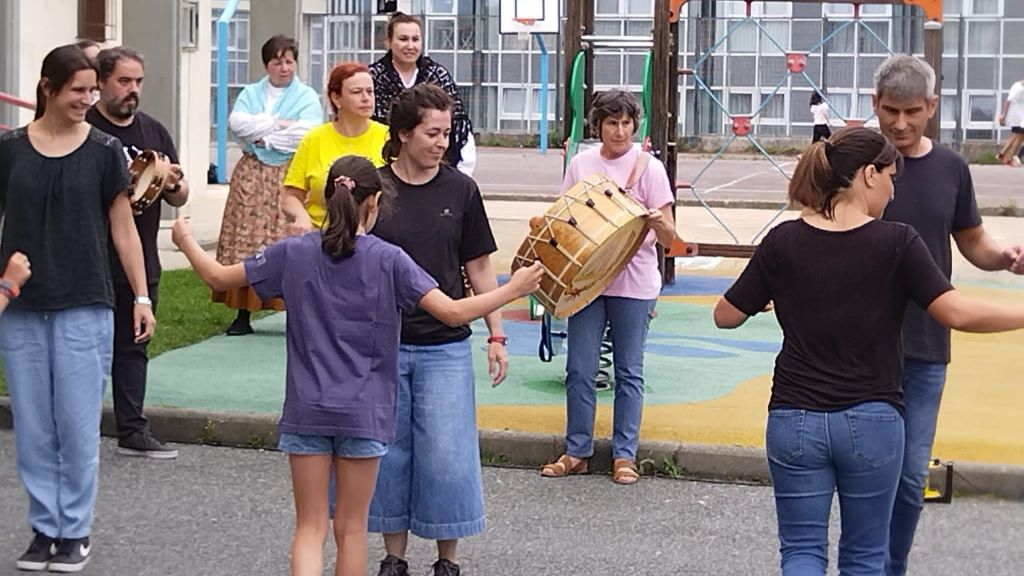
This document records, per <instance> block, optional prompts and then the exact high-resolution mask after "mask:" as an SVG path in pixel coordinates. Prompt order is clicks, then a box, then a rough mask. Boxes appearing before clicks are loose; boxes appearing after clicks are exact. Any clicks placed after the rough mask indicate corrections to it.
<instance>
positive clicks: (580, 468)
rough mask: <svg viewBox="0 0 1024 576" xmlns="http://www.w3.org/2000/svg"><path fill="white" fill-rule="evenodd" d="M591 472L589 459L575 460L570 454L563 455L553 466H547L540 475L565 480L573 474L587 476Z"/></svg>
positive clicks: (541, 470)
mask: <svg viewBox="0 0 1024 576" xmlns="http://www.w3.org/2000/svg"><path fill="white" fill-rule="evenodd" d="M589 470H590V460H589V459H587V458H575V457H573V456H569V455H568V454H562V455H561V456H559V457H558V460H555V461H554V462H552V463H551V464H545V465H544V467H543V468H541V469H540V475H541V476H544V477H545V478H564V477H566V476H571V475H573V474H586V473H587V472H588V471H589Z"/></svg>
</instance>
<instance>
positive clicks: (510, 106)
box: [501, 88, 526, 116]
mask: <svg viewBox="0 0 1024 576" xmlns="http://www.w3.org/2000/svg"><path fill="white" fill-rule="evenodd" d="M502 95H503V97H502V103H501V113H502V116H522V115H523V114H526V90H524V89H522V88H506V89H505V90H503V91H502Z"/></svg>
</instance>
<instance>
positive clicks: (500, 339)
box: [487, 336, 508, 346]
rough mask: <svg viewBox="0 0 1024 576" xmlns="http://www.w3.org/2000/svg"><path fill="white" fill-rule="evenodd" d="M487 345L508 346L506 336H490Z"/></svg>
mask: <svg viewBox="0 0 1024 576" xmlns="http://www.w3.org/2000/svg"><path fill="white" fill-rule="evenodd" d="M487 343H488V344H501V345H502V346H508V336H491V337H490V338H488V339H487Z"/></svg>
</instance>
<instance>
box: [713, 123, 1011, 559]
mask: <svg viewBox="0 0 1024 576" xmlns="http://www.w3.org/2000/svg"><path fill="white" fill-rule="evenodd" d="M899 164H900V155H899V152H897V150H896V148H895V147H894V146H893V145H892V143H891V142H889V141H888V140H887V139H886V138H885V137H884V136H882V135H881V134H879V133H877V132H874V131H872V130H869V129H866V128H845V129H843V130H840V131H838V132H837V133H836V134H835V135H834V136H832V137H831V138H830V139H829V140H825V141H822V142H818V143H815V144H813V145H812V146H811V147H810V148H809V149H808V151H807V152H806V153H805V154H804V155H803V158H802V159H801V161H800V163H799V165H797V168H796V172H795V173H794V175H793V180H792V181H791V183H790V187H789V196H790V199H791V200H792V201H793V202H795V203H797V204H800V205H801V206H803V207H804V208H803V213H802V214H801V218H800V219H798V220H794V221H791V222H786V223H784V224H780V225H779V226H777V227H776V228H775V229H773V230H772V231H771V232H770V233H769V234H768V235H767V236H766V237H765V239H764V241H763V242H762V243H761V245H760V246H759V247H758V249H757V252H756V253H755V254H754V257H753V258H752V259H751V261H750V263H749V264H748V265H747V267H746V269H745V270H744V271H743V273H742V274H741V275H740V277H739V279H737V280H736V282H735V284H733V286H732V287H731V288H730V289H729V290H728V292H726V294H725V296H724V298H722V299H721V300H719V302H718V304H717V306H716V307H715V313H714V316H715V324H716V325H718V327H720V328H735V327H737V326H739V325H741V324H743V323H744V322H745V321H746V320H747V318H748V317H750V316H752V315H754V314H756V313H758V312H760V311H761V310H763V309H764V308H765V307H766V306H767V305H768V303H769V302H774V308H775V312H776V315H777V317H778V321H779V324H780V325H781V327H782V332H783V343H782V351H781V352H780V353H779V355H778V357H777V358H776V361H775V373H774V377H773V385H772V396H771V401H770V403H769V411H768V425H767V432H766V448H767V453H768V465H769V468H770V470H771V475H772V483H773V484H774V487H775V504H776V512H777V515H778V523H779V540H780V542H781V552H782V572H783V574H784V575H785V574H811V573H815V574H825V570H826V568H827V566H828V553H827V547H828V524H829V512H830V511H831V506H832V493H833V492H834V491H838V492H839V505H840V511H841V513H842V516H843V518H842V526H843V535H842V538H841V539H840V544H839V563H838V564H839V571H840V572H841V573H843V574H850V575H855V574H864V575H867V574H871V575H877V574H882V573H884V565H885V556H886V550H887V547H888V542H889V536H888V532H889V518H890V516H891V514H892V507H893V502H894V499H895V496H896V487H897V485H898V483H899V476H900V470H901V465H902V457H903V451H904V450H903V448H904V447H903V444H904V423H903V416H902V410H903V406H902V399H903V393H902V389H901V386H900V382H901V381H902V380H901V370H902V367H901V358H902V350H901V347H902V343H901V338H900V326H901V324H902V321H903V313H904V310H905V308H906V306H907V304H908V302H909V301H910V300H913V301H915V302H916V303H917V304H919V305H920V306H921V307H922V308H925V309H927V310H928V313H929V314H931V315H932V316H933V317H934V318H935V319H936V320H938V321H939V322H941V323H942V324H944V325H946V326H949V327H950V328H955V329H958V330H963V331H968V332H997V331H1005V330H1014V329H1019V328H1024V307H1020V306H1017V307H1007V306H998V305H996V304H989V303H985V302H980V301H976V300H971V299H968V298H966V297H964V296H963V295H961V294H960V293H959V292H957V291H956V290H954V289H953V287H952V286H951V285H950V284H949V282H948V281H947V280H946V278H945V276H944V275H943V274H942V272H941V271H940V270H939V268H938V266H937V265H936V264H935V262H934V261H933V260H932V257H931V255H930V254H929V252H928V249H927V247H926V246H925V244H924V242H923V241H922V240H921V238H920V237H919V236H918V234H917V232H916V231H914V229H913V228H910V227H909V226H906V225H905V224H900V223H895V222H885V221H882V220H879V218H880V217H881V215H882V212H883V211H884V209H885V207H886V205H887V204H888V203H889V201H890V200H891V199H892V197H893V179H895V177H896V174H897V167H898V166H899Z"/></svg>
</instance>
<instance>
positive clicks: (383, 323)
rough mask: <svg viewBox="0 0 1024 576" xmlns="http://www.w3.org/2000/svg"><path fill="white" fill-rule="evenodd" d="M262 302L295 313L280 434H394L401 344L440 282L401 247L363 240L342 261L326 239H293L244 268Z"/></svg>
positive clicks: (382, 437)
mask: <svg viewBox="0 0 1024 576" xmlns="http://www.w3.org/2000/svg"><path fill="white" fill-rule="evenodd" d="M245 276H246V279H247V280H248V281H249V283H250V284H251V285H252V287H253V289H255V290H256V293H257V294H258V295H259V297H260V299H261V300H264V301H266V300H270V299H273V298H283V299H284V301H285V302H286V303H287V305H288V318H287V335H288V336H287V343H288V369H287V384H286V390H285V399H284V410H283V413H282V415H281V422H280V424H279V430H280V431H281V433H289V434H309V435H318V436H349V437H353V438H369V439H372V440H378V441H380V442H385V443H387V442H391V441H392V440H393V439H394V436H395V395H396V391H397V389H398V341H399V336H400V330H401V325H402V314H401V312H402V311H403V310H404V311H407V312H408V311H411V310H413V309H414V308H415V307H416V305H417V304H418V303H419V301H420V299H421V298H422V297H423V296H424V295H425V294H426V293H427V292H429V291H430V290H432V289H434V288H436V287H437V283H436V282H434V279H433V278H431V277H430V276H429V275H428V274H427V273H426V272H424V271H423V269H422V268H420V267H419V266H417V265H416V263H415V262H413V261H412V258H410V257H409V256H408V255H407V254H406V253H405V252H403V251H402V249H401V248H399V247H397V246H394V245H393V244H388V243H387V242H385V241H383V240H381V239H380V238H377V237H374V236H359V237H357V240H356V250H355V253H353V254H352V256H350V257H348V258H343V259H340V260H335V259H333V258H331V257H330V256H328V255H327V254H326V253H324V251H323V249H322V248H321V237H320V232H312V233H309V234H306V235H304V236H297V237H293V238H287V239H285V240H282V241H280V242H278V243H276V244H274V245H272V246H268V247H267V248H266V249H265V250H263V251H262V252H259V253H257V254H256V255H255V256H252V257H251V258H249V259H247V260H246V261H245Z"/></svg>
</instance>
